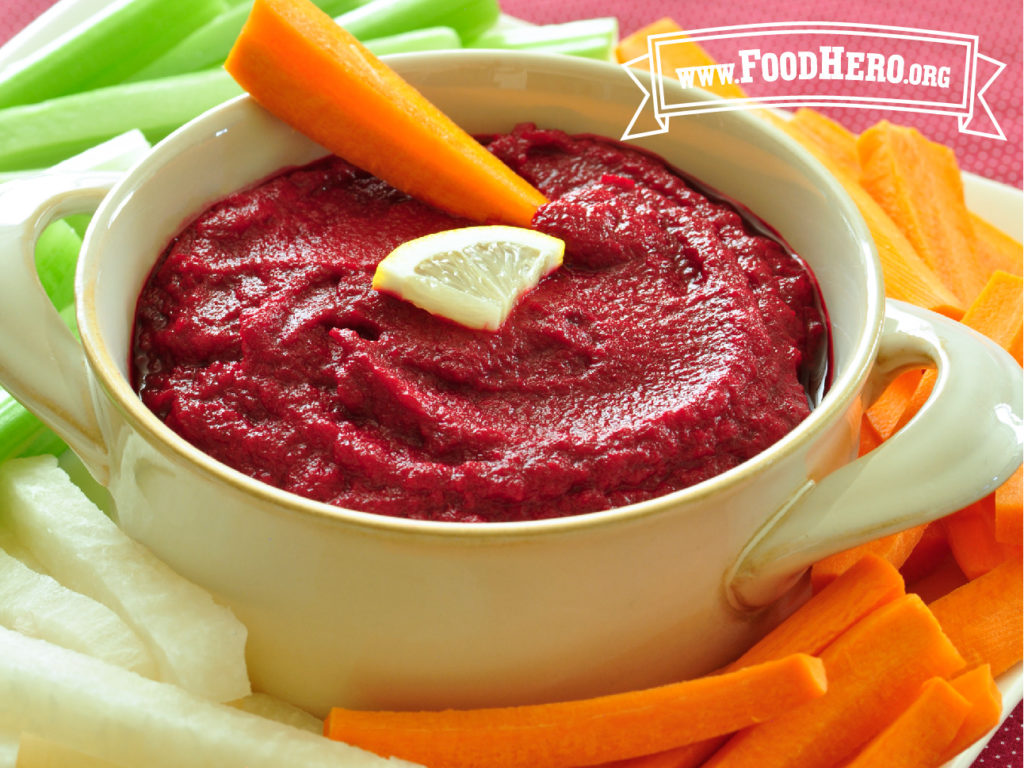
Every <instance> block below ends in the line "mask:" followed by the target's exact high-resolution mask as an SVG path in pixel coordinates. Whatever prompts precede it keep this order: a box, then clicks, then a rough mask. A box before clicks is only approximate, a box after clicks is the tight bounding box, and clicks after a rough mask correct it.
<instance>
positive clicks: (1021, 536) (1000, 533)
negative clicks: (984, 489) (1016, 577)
mask: <svg viewBox="0 0 1024 768" xmlns="http://www.w3.org/2000/svg"><path fill="white" fill-rule="evenodd" d="M1022 469H1024V468H1022V467H1017V471H1016V472H1014V473H1013V475H1011V476H1010V479H1009V480H1007V481H1006V482H1005V483H1003V484H1002V485H1001V486H999V487H998V488H996V491H995V516H996V524H995V536H996V541H998V542H999V543H1001V544H1011V545H1013V546H1018V547H1019V546H1020V545H1021V543H1022V542H1024V520H1022V514H1024V512H1022V509H1021V507H1022V499H1021V497H1022V496H1024V492H1022V488H1021V485H1022V477H1021V470H1022Z"/></svg>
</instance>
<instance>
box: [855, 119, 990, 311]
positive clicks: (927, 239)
mask: <svg viewBox="0 0 1024 768" xmlns="http://www.w3.org/2000/svg"><path fill="white" fill-rule="evenodd" d="M857 150H858V154H859V156H860V166H861V175H860V182H861V185H862V186H863V187H864V188H865V189H866V190H867V191H868V192H869V193H870V194H871V196H872V197H873V198H875V200H877V201H878V203H879V205H881V206H882V208H883V209H884V210H885V212H886V213H888V214H889V217H890V218H891V219H892V220H893V221H894V222H896V225H897V226H898V227H899V228H900V230H901V231H902V232H903V234H904V235H906V236H907V239H908V240H910V242H911V243H912V244H913V246H914V249H915V250H916V251H917V253H918V255H919V256H920V257H921V258H922V259H923V260H924V262H925V264H927V265H928V266H929V268H931V270H932V271H933V272H934V273H935V274H936V275H938V277H939V279H941V280H942V281H943V282H944V283H945V285H946V287H947V288H949V289H950V290H951V291H952V292H953V293H955V294H956V295H957V296H958V297H959V298H960V299H961V301H964V302H968V301H971V300H972V299H974V297H975V296H977V295H978V293H979V292H980V291H981V289H982V287H983V286H984V285H985V280H986V279H987V278H988V274H987V273H985V272H983V271H982V269H981V268H980V267H979V265H978V263H977V258H976V257H975V255H974V230H973V227H972V225H971V220H970V216H969V214H968V211H967V204H966V203H965V202H964V189H963V182H962V181H961V178H960V168H959V167H958V165H957V162H956V157H955V156H954V154H953V150H951V149H950V148H949V147H946V146H944V145H942V144H936V143H935V142H932V141H928V139H926V138H925V137H924V136H922V135H921V133H920V132H919V131H917V130H916V129H914V128H909V127H904V126H897V125H893V124H891V123H889V122H888V121H886V120H882V121H880V122H878V123H876V124H875V125H873V126H872V127H871V128H868V129H867V130H866V131H864V132H863V133H862V134H861V135H860V136H859V137H858V139H857Z"/></svg>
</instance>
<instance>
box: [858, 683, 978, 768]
mask: <svg viewBox="0 0 1024 768" xmlns="http://www.w3.org/2000/svg"><path fill="white" fill-rule="evenodd" d="M970 710H971V703H970V702H969V701H968V700H967V699H966V698H964V697H963V696H962V695H961V694H960V693H959V692H958V691H957V690H956V689H955V688H954V687H953V686H952V685H950V684H949V683H948V682H947V681H946V680H943V679H942V678H941V677H933V678H932V679H931V680H928V681H927V682H926V683H925V684H924V685H923V686H921V693H920V694H919V695H918V697H917V698H916V699H914V701H913V703H911V705H910V706H909V707H907V708H906V710H905V711H904V712H902V713H901V714H900V715H899V716H898V717H897V718H896V719H895V720H893V721H892V723H890V724H889V725H888V727H886V728H885V730H883V731H882V732H881V733H880V734H878V735H877V736H876V737H875V738H873V739H872V740H871V741H870V742H868V744H867V745H866V746H865V747H864V749H863V750H861V752H860V753H858V755H857V756H856V757H855V758H854V759H853V760H851V761H850V762H849V763H847V764H846V765H845V766H843V768H935V766H937V765H938V764H939V762H940V755H942V754H943V752H944V751H945V750H946V748H947V747H948V746H949V744H950V742H952V740H953V739H954V737H955V736H956V734H957V732H958V731H959V729H960V727H961V725H962V724H963V722H964V720H965V719H966V718H967V715H968V713H969V712H970Z"/></svg>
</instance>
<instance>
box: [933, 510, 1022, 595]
mask: <svg viewBox="0 0 1024 768" xmlns="http://www.w3.org/2000/svg"><path fill="white" fill-rule="evenodd" d="M942 527H943V529H944V530H945V531H946V541H948V542H949V548H950V550H951V551H952V552H953V557H955V558H956V563H957V565H959V566H960V570H961V571H963V573H964V576H966V577H967V578H968V579H976V578H978V577H979V576H982V575H984V574H986V573H988V572H989V571H991V570H992V569H993V568H995V567H996V566H997V565H999V564H1000V563H1002V562H1003V561H1005V560H1006V559H1007V558H1008V557H1010V556H1011V555H1012V554H1013V549H1012V548H1011V547H1010V546H1008V545H1006V544H1000V543H999V542H998V541H997V540H996V510H995V494H992V493H990V494H989V495H988V496H985V497H984V498H982V499H979V500H978V501H976V502H974V503H973V504H971V505H969V506H967V507H964V508H963V509H961V510H959V511H957V512H954V513H953V514H952V515H948V516H947V517H944V518H943V519H942Z"/></svg>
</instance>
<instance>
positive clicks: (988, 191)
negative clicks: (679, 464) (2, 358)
mask: <svg viewBox="0 0 1024 768" xmlns="http://www.w3.org/2000/svg"><path fill="white" fill-rule="evenodd" d="M109 5H110V2H109V0H59V2H57V3H56V4H54V5H53V6H51V7H50V8H49V9H48V10H47V11H45V12H44V13H43V14H42V15H41V16H39V17H38V18H37V19H36V20H35V21H33V22H32V23H31V24H29V25H28V26H27V27H25V28H24V29H23V30H21V31H20V32H19V33H18V34H17V35H15V36H14V37H13V38H11V39H10V40H9V41H8V42H7V43H6V44H5V45H4V46H3V47H0V73H2V72H3V70H4V69H6V68H7V67H9V66H13V65H15V64H16V63H17V62H18V61H20V60H21V58H22V57H24V56H26V55H28V54H29V53H31V52H32V51H34V50H37V49H38V48H41V47H43V46H44V45H46V44H47V43H49V42H51V41H52V40H54V39H55V38H57V37H58V36H60V35H61V34H63V33H65V32H67V31H68V30H70V29H72V28H74V27H75V26H76V25H78V24H81V23H84V22H86V21H88V19H89V18H90V17H91V16H92V15H94V14H96V13H98V12H100V11H102V10H103V9H105V8H107V7H108V6H109ZM513 21H514V20H513ZM963 180H964V194H965V196H966V199H967V205H968V207H969V208H970V209H971V210H972V211H974V212H976V213H979V214H982V215H984V216H985V218H986V219H987V220H988V221H990V222H991V223H992V224H993V225H995V226H997V227H999V228H1000V229H1001V230H1003V231H1004V232H1006V233H1007V234H1009V235H1010V236H1012V237H1013V238H1014V239H1016V240H1018V241H1021V240H1024V193H1022V192H1021V190H1019V189H1016V188H1015V187H1011V186H1008V185H1006V184H1001V183H999V182H997V181H993V180H991V179H986V178H984V177H982V176H977V175H975V174H973V173H964V174H963ZM996 684H997V685H998V686H999V690H1000V692H1001V693H1002V695H1003V719H1004V720H1005V719H1006V718H1007V717H1008V716H1009V715H1010V714H1011V713H1012V712H1013V710H1014V708H1015V707H1016V706H1017V704H1019V703H1020V701H1021V699H1022V696H1024V683H1022V665H1021V664H1017V666H1015V667H1014V668H1013V669H1011V670H1009V671H1007V672H1005V673H1004V674H1002V675H1000V676H999V678H998V679H997V680H996ZM997 730H998V728H995V729H993V731H992V732H991V733H990V734H989V735H988V736H987V737H986V738H984V739H982V740H980V741H978V742H977V743H976V744H975V745H974V746H972V747H970V748H969V749H967V750H965V751H964V752H962V753H961V754H960V755H958V756H957V757H956V758H954V759H953V760H951V761H950V762H949V763H947V764H946V765H945V766H943V768H971V766H972V765H973V763H974V760H975V758H977V757H978V755H980V754H981V752H982V751H983V750H984V749H985V746H986V745H987V744H988V742H989V739H991V737H992V736H993V735H994V734H995V733H996V731H997Z"/></svg>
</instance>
